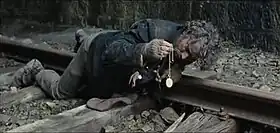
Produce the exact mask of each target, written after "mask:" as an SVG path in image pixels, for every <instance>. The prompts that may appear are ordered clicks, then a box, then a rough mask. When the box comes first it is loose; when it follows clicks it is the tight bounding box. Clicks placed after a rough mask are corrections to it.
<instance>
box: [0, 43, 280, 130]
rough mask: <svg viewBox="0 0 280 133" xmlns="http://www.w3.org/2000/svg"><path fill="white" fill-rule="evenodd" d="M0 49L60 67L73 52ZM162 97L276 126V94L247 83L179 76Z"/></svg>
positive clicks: (279, 99)
mask: <svg viewBox="0 0 280 133" xmlns="http://www.w3.org/2000/svg"><path fill="white" fill-rule="evenodd" d="M0 52H2V53H4V54H3V55H4V56H6V57H8V58H13V59H16V60H20V61H23V62H27V61H29V60H31V59H33V58H36V59H39V60H40V61H41V62H42V63H43V64H44V65H45V66H47V67H50V68H52V69H55V70H58V71H63V70H64V69H65V68H66V67H67V65H68V64H69V63H70V61H71V59H72V58H73V57H74V56H75V54H74V53H70V52H60V51H58V50H54V49H44V48H39V47H36V46H26V45H22V44H21V43H20V42H17V41H11V40H9V39H7V38H0ZM163 99H167V100H171V101H175V102H180V103H184V104H187V105H192V106H197V107H202V108H204V109H208V110H212V111H217V112H219V111H220V110H221V109H223V112H224V113H226V114H227V115H229V116H231V117H233V118H241V119H245V120H248V121H253V122H257V123H261V124H266V125H270V126H275V127H278V128H280V115H279V113H280V95H279V94H275V93H268V92H263V91H258V90H256V89H252V88H249V87H244V86H238V85H233V84H229V83H223V82H218V81H214V80H207V79H200V78H195V77H190V76H183V78H182V79H181V80H180V82H179V83H177V84H175V86H174V87H173V88H171V89H166V90H165V91H164V97H163Z"/></svg>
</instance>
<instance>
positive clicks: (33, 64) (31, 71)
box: [11, 59, 44, 88]
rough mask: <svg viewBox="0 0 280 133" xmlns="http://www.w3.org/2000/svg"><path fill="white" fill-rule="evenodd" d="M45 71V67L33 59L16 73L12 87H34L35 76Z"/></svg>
mask: <svg viewBox="0 0 280 133" xmlns="http://www.w3.org/2000/svg"><path fill="white" fill-rule="evenodd" d="M43 69H44V67H43V66H42V64H41V63H40V61H39V60H37V59H32V60H31V61H29V62H28V63H27V64H26V65H25V66H24V67H22V68H20V69H18V70H17V71H16V72H15V73H14V75H13V81H12V83H11V87H12V86H13V87H17V88H20V87H26V86H30V85H32V84H33V83H34V81H35V75H36V74H37V73H39V72H40V71H41V70H43Z"/></svg>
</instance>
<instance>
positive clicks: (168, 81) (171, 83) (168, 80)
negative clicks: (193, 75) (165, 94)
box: [165, 78, 173, 88]
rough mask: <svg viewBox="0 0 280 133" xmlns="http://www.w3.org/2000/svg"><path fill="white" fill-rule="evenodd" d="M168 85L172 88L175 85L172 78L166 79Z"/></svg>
mask: <svg viewBox="0 0 280 133" xmlns="http://www.w3.org/2000/svg"><path fill="white" fill-rule="evenodd" d="M165 82H166V87H168V88H171V87H172V85H173V80H172V79H171V78H167V79H166V81H165Z"/></svg>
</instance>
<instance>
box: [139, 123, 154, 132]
mask: <svg viewBox="0 0 280 133" xmlns="http://www.w3.org/2000/svg"><path fill="white" fill-rule="evenodd" d="M141 129H142V130H143V131H144V132H148V131H150V130H152V128H151V126H150V125H148V124H146V125H145V126H143V127H142V128H141Z"/></svg>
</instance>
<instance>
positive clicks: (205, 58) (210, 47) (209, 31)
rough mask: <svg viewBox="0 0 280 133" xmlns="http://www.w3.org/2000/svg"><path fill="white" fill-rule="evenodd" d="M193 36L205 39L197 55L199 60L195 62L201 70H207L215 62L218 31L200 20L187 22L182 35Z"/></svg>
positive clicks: (210, 24)
mask: <svg viewBox="0 0 280 133" xmlns="http://www.w3.org/2000/svg"><path fill="white" fill-rule="evenodd" d="M184 34H185V35H190V34H191V35H194V36H195V37H196V38H197V39H206V40H207V43H205V45H203V46H202V47H201V48H202V49H201V50H200V53H199V59H198V60H197V61H196V62H195V65H196V66H199V67H200V68H201V69H209V68H210V67H211V66H212V65H213V63H214V62H215V61H216V60H217V56H216V54H217V53H218V52H219V50H220V47H219V43H220V39H219V33H218V30H217V29H216V28H215V27H214V25H213V24H212V23H210V22H206V21H202V20H193V21H187V22H186V23H185V31H184V32H183V35H184Z"/></svg>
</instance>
